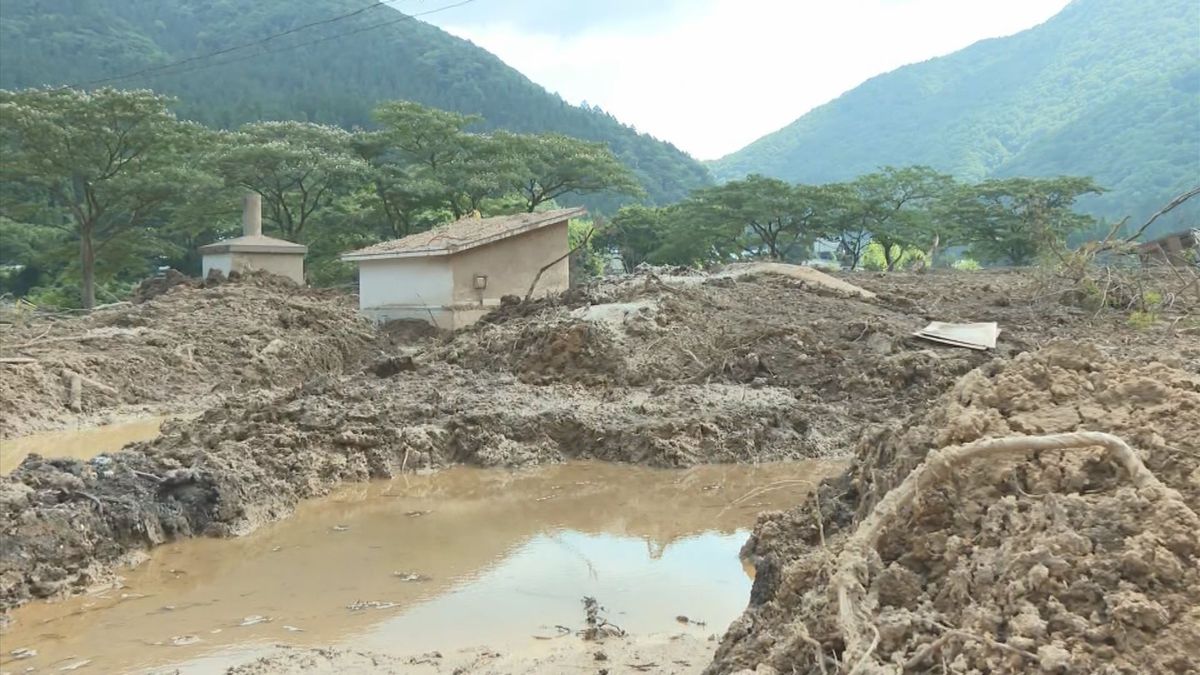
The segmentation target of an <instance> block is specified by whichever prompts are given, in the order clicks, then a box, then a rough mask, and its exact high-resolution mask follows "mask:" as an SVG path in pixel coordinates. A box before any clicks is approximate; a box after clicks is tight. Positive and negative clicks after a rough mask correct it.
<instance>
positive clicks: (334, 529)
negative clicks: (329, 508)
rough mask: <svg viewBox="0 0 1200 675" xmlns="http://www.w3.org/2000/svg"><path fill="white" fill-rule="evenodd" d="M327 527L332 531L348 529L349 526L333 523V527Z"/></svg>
mask: <svg viewBox="0 0 1200 675" xmlns="http://www.w3.org/2000/svg"><path fill="white" fill-rule="evenodd" d="M329 529H331V530H333V531H334V532H345V531H346V530H349V529H350V526H349V525H334V526H333V527H331V528H329Z"/></svg>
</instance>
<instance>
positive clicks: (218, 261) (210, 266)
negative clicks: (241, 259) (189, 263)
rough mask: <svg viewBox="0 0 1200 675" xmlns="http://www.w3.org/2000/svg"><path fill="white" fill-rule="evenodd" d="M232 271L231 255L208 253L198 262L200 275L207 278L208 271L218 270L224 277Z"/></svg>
mask: <svg viewBox="0 0 1200 675" xmlns="http://www.w3.org/2000/svg"><path fill="white" fill-rule="evenodd" d="M231 269H233V254H230V253H209V254H206V255H205V256H204V257H203V258H202V259H201V262H200V275H201V276H204V277H207V276H208V272H209V270H220V271H221V272H222V273H223V274H225V275H226V276H228V275H229V270H231Z"/></svg>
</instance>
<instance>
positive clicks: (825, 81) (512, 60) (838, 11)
mask: <svg viewBox="0 0 1200 675" xmlns="http://www.w3.org/2000/svg"><path fill="white" fill-rule="evenodd" d="M1067 2H1068V0H475V1H474V2H472V3H470V4H468V5H465V6H463V7H461V8H457V9H453V10H448V11H446V12H443V13H438V14H433V15H431V16H428V17H424V20H426V21H430V22H431V23H434V24H436V25H438V26H440V27H441V28H443V29H445V30H447V31H449V32H451V33H453V34H455V35H458V36H460V37H464V38H467V39H469V40H471V41H472V42H474V43H475V44H477V45H479V46H481V47H483V48H485V49H487V50H488V51H490V52H492V53H494V54H496V55H497V56H499V57H500V58H501V59H503V60H504V61H505V62H506V63H508V64H509V65H511V66H513V67H514V68H516V69H517V70H520V71H521V72H522V73H524V74H525V75H527V76H528V77H529V78H530V79H532V80H533V81H535V82H537V83H538V84H541V85H542V86H544V87H546V88H547V89H549V90H551V91H554V92H557V93H558V94H560V95H561V96H562V97H563V98H565V99H567V100H568V101H570V102H571V103H580V102H583V101H587V102H588V103H590V104H593V105H599V106H600V107H602V108H604V109H605V110H607V111H608V112H610V113H612V114H613V115H615V116H616V117H617V118H618V119H620V120H621V121H622V122H624V123H626V124H630V125H633V126H635V127H637V129H638V130H639V131H644V132H647V133H650V134H653V135H654V136H657V137H658V138H661V139H664V140H667V141H670V142H672V143H674V144H675V145H677V146H679V147H680V148H682V149H683V150H686V151H687V152H690V153H691V154H692V155H694V156H696V157H697V158H699V159H714V158H716V157H720V156H722V155H725V154H727V153H730V152H733V151H734V150H737V149H739V148H741V147H742V146H744V145H746V144H747V143H749V142H751V141H753V140H754V139H756V138H758V137H760V136H762V135H764V134H767V133H770V132H771V131H774V130H776V129H778V128H780V127H782V126H785V125H786V124H788V123H789V122H791V121H792V120H794V119H796V118H797V117H799V116H800V115H802V114H804V113H805V112H806V111H808V110H810V109H812V108H813V107H815V106H818V105H820V104H822V103H825V102H827V101H829V100H831V99H833V98H836V97H837V96H838V95H839V94H841V93H843V92H845V91H847V90H849V89H852V88H854V87H855V86H856V85H858V84H860V83H862V82H863V81H864V80H866V79H868V78H870V77H872V76H874V75H878V74H880V73H884V72H887V71H889V70H893V69H895V68H897V67H899V66H902V65H904V64H907V63H914V62H917V61H923V60H925V59H929V58H932V57H934V56H940V55H942V54H948V53H950V52H953V51H956V50H958V49H961V48H963V47H966V46H967V45H969V44H971V43H973V42H976V41H978V40H981V39H984V38H989V37H998V36H1002V35H1011V34H1012V33H1016V32H1018V31H1021V30H1024V29H1026V28H1029V27H1031V26H1034V25H1037V24H1039V23H1041V22H1043V21H1045V20H1046V19H1048V18H1050V17H1051V16H1053V15H1054V14H1055V13H1057V12H1058V11H1059V10H1061V9H1062V8H1063V7H1064V6H1065V5H1066V4H1067ZM445 4H448V2H447V0H398V1H397V2H396V5H397V7H398V8H399V9H401V10H402V11H405V12H417V11H422V10H429V9H432V8H436V7H440V6H443V5H445Z"/></svg>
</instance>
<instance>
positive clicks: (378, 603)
mask: <svg viewBox="0 0 1200 675" xmlns="http://www.w3.org/2000/svg"><path fill="white" fill-rule="evenodd" d="M398 606H399V603H395V602H387V601H383V600H355V601H354V602H352V603H350V604H349V605H346V609H348V610H350V611H352V612H360V611H362V610H364V609H391V608H392V607H398Z"/></svg>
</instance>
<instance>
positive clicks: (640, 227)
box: [596, 204, 666, 271]
mask: <svg viewBox="0 0 1200 675" xmlns="http://www.w3.org/2000/svg"><path fill="white" fill-rule="evenodd" d="M664 234H666V232H665V212H664V210H663V209H661V208H657V207H653V206H642V205H640V204H630V205H629V206H623V207H621V210H620V211H617V215H615V216H613V218H612V220H611V221H610V222H609V223H608V227H606V228H605V229H604V231H603V232H602V233H601V234H600V235H599V236H598V237H597V238H596V246H597V247H598V248H601V249H606V250H611V251H616V253H617V255H619V256H621V263H622V264H623V265H624V266H625V270H626V271H632V270H633V269H634V268H636V267H637V266H638V265H641V264H642V263H644V262H647V261H648V260H649V259H650V257H651V256H652V255H654V253H655V252H656V251H658V249H659V248H660V247H661V246H662V244H663V236H664Z"/></svg>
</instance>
